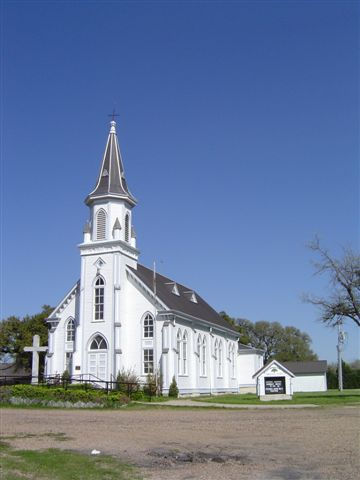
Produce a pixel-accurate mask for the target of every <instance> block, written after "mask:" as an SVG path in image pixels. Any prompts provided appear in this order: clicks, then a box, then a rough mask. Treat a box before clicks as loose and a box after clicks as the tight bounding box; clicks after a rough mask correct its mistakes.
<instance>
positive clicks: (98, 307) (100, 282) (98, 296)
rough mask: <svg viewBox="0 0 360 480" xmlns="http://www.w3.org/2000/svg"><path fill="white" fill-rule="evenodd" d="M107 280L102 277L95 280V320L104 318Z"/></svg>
mask: <svg viewBox="0 0 360 480" xmlns="http://www.w3.org/2000/svg"><path fill="white" fill-rule="evenodd" d="M104 285H105V282H104V279H103V278H102V277H97V279H96V281H95V299H94V320H95V321H101V320H104V291H105V288H104Z"/></svg>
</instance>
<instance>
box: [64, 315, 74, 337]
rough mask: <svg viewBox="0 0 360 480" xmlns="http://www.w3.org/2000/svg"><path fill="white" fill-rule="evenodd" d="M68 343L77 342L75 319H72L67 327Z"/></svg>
mask: <svg viewBox="0 0 360 480" xmlns="http://www.w3.org/2000/svg"><path fill="white" fill-rule="evenodd" d="M66 341H67V342H74V341H75V322H74V319H73V318H70V320H69V321H68V323H67V325H66Z"/></svg>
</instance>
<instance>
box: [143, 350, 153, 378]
mask: <svg viewBox="0 0 360 480" xmlns="http://www.w3.org/2000/svg"><path fill="white" fill-rule="evenodd" d="M143 361H144V374H145V375H147V374H148V373H153V371H154V350H153V349H152V348H145V349H144V360H143Z"/></svg>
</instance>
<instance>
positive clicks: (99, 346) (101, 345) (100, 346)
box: [90, 335, 107, 350]
mask: <svg viewBox="0 0 360 480" xmlns="http://www.w3.org/2000/svg"><path fill="white" fill-rule="evenodd" d="M106 349H107V345H106V341H105V338H104V337H102V336H101V335H96V337H95V338H94V340H93V341H92V342H91V345H90V350H106Z"/></svg>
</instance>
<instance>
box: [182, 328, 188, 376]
mask: <svg viewBox="0 0 360 480" xmlns="http://www.w3.org/2000/svg"><path fill="white" fill-rule="evenodd" d="M187 343H188V337H187V332H186V331H185V332H184V335H183V338H182V366H183V371H182V373H183V375H187V370H188V368H187Z"/></svg>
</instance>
